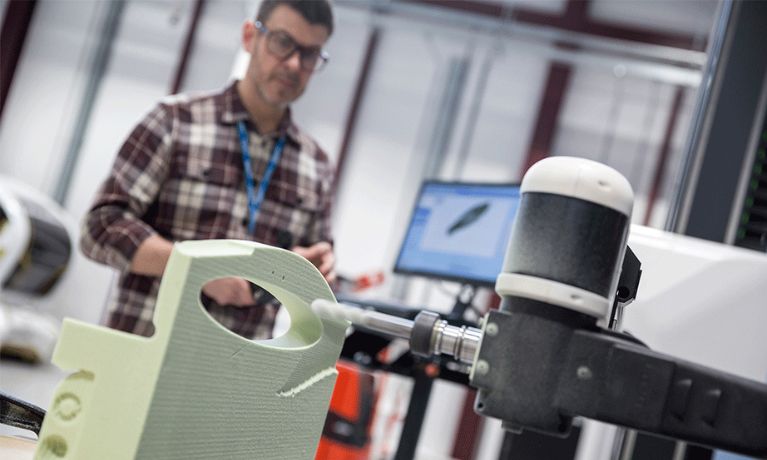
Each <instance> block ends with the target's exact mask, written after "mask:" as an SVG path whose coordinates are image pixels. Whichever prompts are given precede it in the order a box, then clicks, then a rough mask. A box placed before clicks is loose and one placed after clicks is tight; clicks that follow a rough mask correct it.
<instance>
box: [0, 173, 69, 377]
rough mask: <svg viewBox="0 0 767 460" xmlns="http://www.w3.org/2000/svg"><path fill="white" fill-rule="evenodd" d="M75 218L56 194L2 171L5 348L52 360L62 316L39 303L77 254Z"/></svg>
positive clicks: (0, 302)
mask: <svg viewBox="0 0 767 460" xmlns="http://www.w3.org/2000/svg"><path fill="white" fill-rule="evenodd" d="M72 234H73V224H72V222H71V219H69V218H68V217H67V215H66V214H65V213H64V212H63V210H62V209H61V207H60V206H58V205H57V204H56V203H55V202H54V201H53V200H51V199H50V198H48V197H47V196H45V195H43V194H42V193H40V192H39V191H37V190H34V189H33V188H31V187H29V186H27V185H25V184H23V183H21V182H18V181H16V180H14V179H12V178H9V177H0V353H2V355H3V356H11V357H15V358H18V359H21V360H24V361H30V362H38V361H47V360H48V358H49V357H50V354H51V352H52V350H53V346H54V344H55V342H56V336H57V333H58V328H59V321H58V319H56V318H55V317H54V316H53V315H51V314H49V313H46V312H45V311H43V310H42V309H41V308H40V307H39V306H38V305H37V304H38V302H39V300H40V299H42V298H44V297H46V296H48V295H50V294H51V292H53V290H54V288H55V287H56V286H57V285H58V284H59V282H60V281H61V279H62V277H63V275H64V273H65V271H66V268H67V266H68V264H69V262H70V260H71V257H72V248H73V246H74V243H73V241H72Z"/></svg>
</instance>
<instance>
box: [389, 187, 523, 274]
mask: <svg viewBox="0 0 767 460" xmlns="http://www.w3.org/2000/svg"><path fill="white" fill-rule="evenodd" d="M429 185H448V186H450V185H461V186H467V187H471V186H475V187H492V188H510V187H517V188H520V187H521V185H522V184H521V183H519V182H463V181H444V180H438V179H427V180H424V181H422V182H421V186H420V187H419V188H418V193H417V194H416V197H415V200H414V201H413V207H412V209H411V210H410V218H409V219H408V221H407V226H406V227H405V232H404V234H403V235H402V241H401V243H400V247H399V251H398V252H397V259H396V260H395V262H394V268H393V269H392V272H393V273H396V274H398V275H412V276H420V277H423V278H428V279H436V280H443V281H455V282H459V283H462V284H468V285H471V286H478V287H490V288H492V287H494V286H495V280H493V281H492V282H488V281H486V280H480V279H477V278H469V277H461V276H450V275H442V274H437V273H433V272H423V271H418V270H409V269H405V268H401V267H400V260H401V259H402V252H403V251H404V249H405V240H406V239H407V235H408V233H409V232H410V228H411V225H412V223H413V218H414V217H415V212H416V210H417V209H418V203H419V202H420V201H421V197H422V196H423V192H424V189H425V188H426V187H427V186H429ZM521 197H522V193H521V190H520V199H521Z"/></svg>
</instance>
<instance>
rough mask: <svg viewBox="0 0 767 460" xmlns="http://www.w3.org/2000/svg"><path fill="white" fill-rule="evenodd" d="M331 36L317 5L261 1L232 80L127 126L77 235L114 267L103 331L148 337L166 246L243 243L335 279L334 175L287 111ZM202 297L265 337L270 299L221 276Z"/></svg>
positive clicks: (228, 320) (238, 327) (240, 329)
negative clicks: (290, 255)
mask: <svg viewBox="0 0 767 460" xmlns="http://www.w3.org/2000/svg"><path fill="white" fill-rule="evenodd" d="M332 31H333V17H332V11H331V9H330V5H329V3H328V2H327V0H304V1H290V0H264V1H263V2H262V4H261V7H260V8H259V12H258V15H257V20H256V21H255V22H253V21H246V22H245V24H244V25H243V28H242V44H243V47H244V48H245V50H246V51H247V52H248V53H249V54H250V55H251V60H250V64H249V65H248V68H247V70H246V73H245V76H244V78H243V79H242V80H239V81H236V82H234V83H233V84H232V85H230V86H229V87H227V88H226V89H224V90H223V91H222V92H219V93H215V94H209V95H204V96H197V97H189V96H184V95H180V96H172V97H169V98H167V99H166V100H163V101H161V102H160V103H159V104H158V105H157V106H156V107H155V108H154V109H153V110H152V111H151V112H150V113H149V114H148V115H147V116H146V117H145V118H144V119H143V120H142V121H141V122H140V123H139V124H138V125H137V126H136V127H135V128H134V130H133V132H132V133H131V134H130V135H129V137H128V139H127V140H126V142H125V143H124V145H123V146H122V147H121V149H120V151H119V152H118V155H117V159H116V160H115V163H114V165H113V167H112V170H111V173H110V175H109V177H108V178H107V179H106V181H105V182H104V184H103V185H102V187H101V189H100V190H99V192H98V193H97V195H96V198H95V201H94V204H93V206H92V207H91V209H90V211H89V212H88V214H87V215H86V216H85V219H84V229H83V234H82V238H81V248H82V250H83V252H84V253H85V255H86V256H87V257H89V258H91V259H93V260H95V261H97V262H100V263H104V264H108V265H110V266H112V267H115V268H117V269H118V270H120V272H121V275H120V278H119V282H118V290H117V292H116V298H114V299H111V301H110V305H109V314H108V319H107V323H108V325H109V326H110V327H113V328H116V329H120V330H124V331H128V332H133V333H136V334H140V335H144V336H149V335H152V333H153V331H154V328H153V325H152V315H153V312H154V305H155V301H156V296H157V292H158V288H159V281H160V277H161V276H162V274H163V270H164V269H165V265H166V263H167V261H168V258H169V256H170V253H171V250H172V247H173V242H174V241H181V240H199V239H218V238H235V239H252V240H255V241H259V242H263V243H266V244H271V245H275V246H280V247H284V248H290V249H292V250H293V251H295V252H296V253H298V254H300V255H302V256H304V257H306V258H307V259H308V260H310V261H311V262H312V263H313V264H314V265H316V266H317V267H318V269H319V270H320V272H321V273H322V274H323V275H324V276H325V278H326V279H327V280H328V281H329V282H332V281H333V280H334V278H335V273H334V264H335V258H334V256H333V251H332V247H331V243H330V242H331V241H332V239H331V235H330V206H331V197H330V193H331V184H332V175H333V170H332V168H331V165H330V163H329V160H328V158H327V156H326V155H325V153H324V152H323V151H322V150H321V149H320V148H319V146H318V145H317V144H316V143H315V142H314V141H313V140H312V139H311V138H310V137H309V136H308V135H307V134H305V133H304V132H302V131H301V130H300V129H299V128H298V127H297V126H296V125H295V124H294V123H293V122H292V119H291V114H290V109H289V104H290V103H291V102H293V101H295V100H296V99H297V98H298V97H299V96H301V94H302V93H303V91H304V89H305V88H306V84H307V83H308V81H309V79H310V77H311V75H312V74H313V72H314V71H316V70H319V68H320V67H321V66H322V65H323V64H324V63H325V61H326V60H327V55H326V54H325V53H324V52H323V51H322V47H323V46H324V45H325V43H326V41H327V40H328V38H329V37H330V34H331V33H332ZM249 173H250V174H249ZM201 297H202V299H203V301H204V304H205V305H206V308H207V309H208V311H209V312H210V314H211V315H212V316H213V317H214V318H216V319H217V320H218V321H219V322H220V323H221V324H223V325H224V326H225V327H227V328H229V329H230V330H232V331H234V332H236V333H237V334H240V335H242V336H243V337H247V338H259V339H260V338H269V337H271V332H272V327H273V323H274V317H275V315H276V309H277V306H278V305H277V306H275V305H274V303H275V302H274V301H273V299H272V297H271V296H270V295H269V294H268V293H265V292H264V291H261V290H255V289H251V286H250V284H249V283H248V282H247V281H245V280H243V279H241V278H222V279H217V280H213V281H211V282H209V283H207V284H206V285H205V287H204V288H203V295H202V296H201Z"/></svg>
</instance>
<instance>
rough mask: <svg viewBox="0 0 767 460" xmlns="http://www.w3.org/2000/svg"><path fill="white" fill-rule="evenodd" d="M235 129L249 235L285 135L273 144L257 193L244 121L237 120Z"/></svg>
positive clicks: (254, 226) (275, 166)
mask: <svg viewBox="0 0 767 460" xmlns="http://www.w3.org/2000/svg"><path fill="white" fill-rule="evenodd" d="M237 130H238V131H239V133H240V148H241V149H242V166H243V168H244V169H245V188H246V190H247V192H248V233H250V234H251V235H252V234H253V231H254V230H255V229H256V217H257V216H258V211H259V209H261V203H262V202H263V201H264V195H266V189H267V188H268V187H269V181H270V180H271V179H272V174H273V173H274V170H275V169H277V163H279V161H280V156H281V155H282V149H283V147H285V135H284V134H283V135H282V136H281V137H280V139H279V140H278V141H277V143H276V144H274V149H273V150H272V154H271V156H270V157H269V164H267V165H266V171H264V177H263V178H262V179H261V183H260V184H259V186H258V194H256V192H255V180H254V179H253V168H252V166H251V163H250V151H249V149H248V130H247V129H246V128H245V122H243V121H238V122H237Z"/></svg>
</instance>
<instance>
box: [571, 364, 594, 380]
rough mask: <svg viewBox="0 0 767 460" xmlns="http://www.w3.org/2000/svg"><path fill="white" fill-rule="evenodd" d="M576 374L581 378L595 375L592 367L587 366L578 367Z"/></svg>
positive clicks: (585, 378) (584, 378)
mask: <svg viewBox="0 0 767 460" xmlns="http://www.w3.org/2000/svg"><path fill="white" fill-rule="evenodd" d="M575 375H577V376H578V378H579V379H581V380H589V379H591V377H593V376H594V374H593V373H592V372H591V369H589V368H588V367H587V366H580V367H578V369H577V370H576V371H575Z"/></svg>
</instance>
